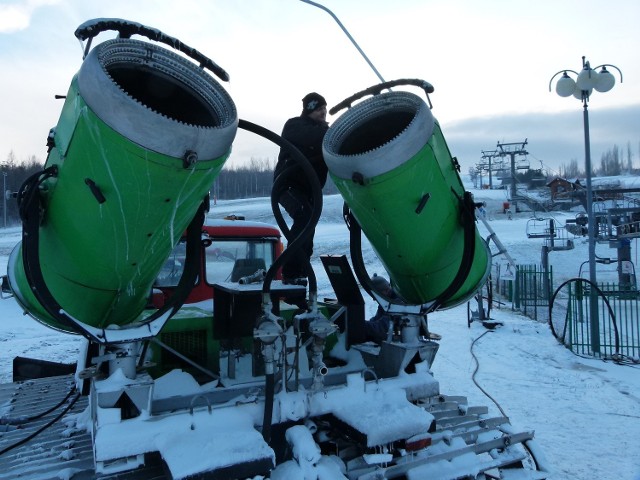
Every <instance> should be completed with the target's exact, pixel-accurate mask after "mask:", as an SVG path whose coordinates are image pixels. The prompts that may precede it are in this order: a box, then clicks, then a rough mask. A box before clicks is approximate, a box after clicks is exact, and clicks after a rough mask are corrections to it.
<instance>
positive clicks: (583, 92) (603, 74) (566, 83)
mask: <svg viewBox="0 0 640 480" xmlns="http://www.w3.org/2000/svg"><path fill="white" fill-rule="evenodd" d="M607 67H613V68H615V69H616V70H617V71H618V73H619V74H620V83H622V72H621V71H620V69H619V68H618V67H616V66H615V65H611V64H602V65H599V66H597V67H594V68H592V67H591V65H590V64H589V62H588V61H586V59H585V57H582V70H581V71H580V73H578V72H576V71H574V70H568V69H567V70H560V71H559V72H557V73H556V74H555V75H553V77H551V80H549V91H551V84H552V82H553V79H554V78H556V77H557V76H558V75H560V74H562V77H560V78H559V79H558V81H557V82H556V93H557V94H558V95H560V96H561V97H570V96H572V95H573V96H574V97H575V98H577V99H578V100H581V101H582V107H583V108H582V110H583V114H582V118H583V122H584V165H585V169H586V172H585V173H586V177H587V178H586V180H587V202H586V203H587V220H588V225H587V241H588V245H589V281H590V282H591V284H592V285H594V286H595V285H596V231H595V228H596V222H595V218H594V216H593V188H592V184H591V174H592V169H591V141H590V138H589V110H588V108H587V106H588V103H589V97H590V96H591V93H593V90H594V89H595V90H596V91H598V92H602V93H605V92H608V91H609V90H611V89H612V88H613V86H614V85H615V83H616V79H615V77H614V76H613V75H612V74H611V72H609V71H608V70H607ZM598 68H600V69H601V70H600V71H599V72H596V69H598ZM567 72H570V73H572V74H574V75H575V76H576V80H574V79H573V78H571V77H570V76H569V74H568V73H567ZM590 292H591V294H590V298H589V300H590V314H591V316H590V318H591V321H590V327H591V349H592V350H593V352H594V353H598V352H600V325H599V322H598V302H597V300H598V296H597V293H596V291H595V289H594V288H593V287H591V289H590Z"/></svg>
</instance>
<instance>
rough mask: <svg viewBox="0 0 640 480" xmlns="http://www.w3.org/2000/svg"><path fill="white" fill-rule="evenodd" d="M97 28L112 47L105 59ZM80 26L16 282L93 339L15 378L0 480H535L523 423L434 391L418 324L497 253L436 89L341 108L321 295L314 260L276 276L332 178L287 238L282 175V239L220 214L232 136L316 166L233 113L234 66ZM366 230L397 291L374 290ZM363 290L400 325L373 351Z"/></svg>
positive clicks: (29, 299)
mask: <svg viewBox="0 0 640 480" xmlns="http://www.w3.org/2000/svg"><path fill="white" fill-rule="evenodd" d="M105 31H117V32H118V36H117V38H115V39H110V40H106V41H104V42H102V43H99V44H97V45H95V46H93V48H92V43H93V40H95V38H96V37H97V36H98V35H99V34H101V33H103V32H105ZM75 35H76V36H77V37H78V38H79V39H80V40H82V41H84V42H85V45H86V49H85V58H84V60H83V62H82V64H81V66H80V69H79V71H78V73H77V74H76V76H75V77H74V78H73V80H72V82H71V86H70V88H69V91H68V93H67V95H66V99H65V101H64V106H63V108H62V113H61V115H60V119H59V121H58V124H57V125H56V127H55V128H53V129H52V131H51V133H50V136H49V153H48V157H47V160H46V163H45V165H44V168H43V170H42V172H40V173H39V174H37V175H34V176H33V177H32V178H30V179H29V180H28V181H27V182H25V184H24V185H23V186H22V188H21V190H20V191H19V192H18V196H17V200H18V202H19V204H20V212H21V219H22V223H23V237H22V241H21V243H20V244H19V245H17V246H16V248H15V249H14V250H13V252H12V253H11V257H10V260H9V265H8V272H7V278H6V280H7V284H8V290H10V292H11V293H12V294H13V296H14V298H15V300H16V301H17V302H18V303H19V304H20V305H21V306H22V307H23V309H24V311H25V312H26V313H28V314H29V316H31V317H33V318H35V319H36V320H37V321H39V322H42V323H43V324H45V325H47V326H49V327H51V328H53V329H56V330H60V331H63V332H67V333H69V334H77V335H81V336H82V337H84V339H85V341H84V345H85V346H86V348H84V350H83V351H82V352H81V354H80V356H79V359H78V363H77V367H76V368H75V369H74V370H75V373H73V374H70V375H57V376H44V377H43V378H33V379H29V380H23V381H20V382H15V383H13V384H11V385H5V386H3V388H4V389H3V390H1V392H2V395H3V397H2V398H0V402H3V401H6V402H8V404H10V405H11V408H10V409H8V411H7V413H6V414H4V417H3V418H4V424H5V425H6V426H7V428H6V431H5V432H4V433H2V434H0V472H2V473H0V478H11V479H13V478H30V479H35V478H38V479H54V478H74V479H76V478H77V479H85V478H100V479H151V478H154V479H155V478H157V479H160V478H172V479H205V478H212V479H236V478H237V479H244V478H271V479H273V480H276V479H340V478H347V479H362V480H365V479H391V478H400V479H435V478H442V479H454V478H480V479H482V478H485V479H497V478H530V479H531V478H538V479H542V478H546V473H545V472H544V469H542V468H539V465H537V460H536V456H535V448H534V443H533V432H530V431H524V432H522V431H517V430H515V429H513V428H512V427H511V425H510V423H509V420H508V419H507V418H505V417H492V416H490V415H489V414H488V409H487V408H486V407H482V406H479V407H476V406H471V405H468V404H467V401H466V399H465V398H464V397H459V396H450V395H446V394H444V393H442V392H440V388H439V384H438V381H437V379H436V378H434V376H433V375H432V373H431V365H432V363H433V361H434V359H435V357H436V353H437V350H438V343H437V342H436V341H434V339H433V337H434V336H433V335H431V333H430V331H429V324H428V317H427V316H428V315H437V312H438V310H441V309H446V308H450V307H453V306H456V305H459V304H461V303H463V302H466V301H467V300H468V299H469V298H471V297H472V296H473V295H474V294H475V293H476V292H477V290H478V289H479V288H481V287H482V285H483V284H484V282H485V281H486V279H487V276H488V274H489V271H490V263H491V254H490V251H489V249H488V247H487V245H486V243H485V241H484V240H483V239H482V238H481V236H480V235H479V233H478V231H477V228H476V223H475V215H474V211H475V205H474V202H473V198H472V196H471V195H470V194H469V193H468V192H466V191H465V190H464V188H463V185H462V182H461V180H460V177H459V174H458V165H457V162H456V160H455V158H453V157H452V156H451V153H450V151H449V148H448V146H447V143H446V141H445V138H444V136H443V133H442V131H441V129H440V126H439V124H438V122H437V120H436V119H435V118H434V116H433V114H432V110H431V101H430V99H429V94H431V93H432V92H433V87H432V86H431V85H430V84H429V83H427V82H425V81H423V80H414V79H408V80H397V81H393V82H386V83H382V84H379V85H375V86H373V87H370V88H367V89H365V90H362V91H361V92H358V93H356V94H354V95H353V96H352V97H350V98H348V99H346V100H344V101H343V102H341V103H340V104H338V105H336V106H335V107H333V109H332V113H338V112H340V116H339V117H338V118H337V119H336V120H335V121H334V123H333V125H332V126H331V127H330V129H329V131H328V133H327V135H326V137H325V140H324V145H323V151H324V155H325V159H326V162H327V165H328V167H329V171H330V175H331V177H332V179H333V181H334V182H335V184H336V186H337V187H338V189H339V191H340V193H341V195H342V197H343V198H344V218H345V235H348V236H349V239H350V251H349V255H346V254H344V253H340V252H337V253H336V254H335V255H325V256H323V257H322V259H321V260H322V264H323V266H324V268H325V271H326V273H327V276H328V278H329V280H330V282H331V285H332V287H333V289H334V291H335V298H332V299H328V300H325V299H323V300H322V301H320V300H319V299H318V285H317V283H318V282H317V279H316V276H315V273H314V272H313V269H312V268H311V267H309V277H308V282H309V283H308V286H301V285H285V284H283V283H282V281H281V280H279V270H280V267H281V266H282V264H283V263H284V262H285V261H286V260H287V258H288V256H289V255H290V252H291V251H293V250H294V249H295V248H296V247H297V245H299V244H300V241H301V238H303V237H304V236H305V235H310V234H311V233H312V229H313V227H314V226H315V223H317V221H318V218H319V216H320V210H321V206H322V193H321V190H320V187H319V185H314V196H313V203H314V207H315V208H314V215H313V218H312V220H311V221H310V222H309V225H308V228H307V229H306V230H305V232H303V233H302V234H301V235H300V236H299V237H298V238H290V232H289V229H288V228H287V224H286V222H285V220H284V218H283V216H282V214H281V212H280V211H279V208H278V205H277V201H276V199H277V197H278V188H279V185H278V182H277V179H276V181H275V183H274V191H273V194H272V205H273V207H274V216H275V218H276V223H277V224H278V225H277V227H278V228H276V227H275V226H270V225H266V224H261V223H258V222H251V221H246V220H242V219H239V218H231V219H223V218H218V219H217V218H214V215H213V213H214V211H213V210H211V211H210V210H209V203H210V200H209V190H210V188H211V186H212V184H213V181H214V180H215V178H216V176H217V175H218V174H219V172H220V170H221V169H222V168H223V165H224V163H225V160H226V159H227V157H228V156H229V154H230V151H231V148H232V145H233V143H234V140H235V135H236V132H237V129H244V130H247V131H249V132H252V133H253V134H255V135H258V136H262V137H264V138H266V139H268V140H270V141H272V142H274V143H276V144H277V145H278V146H280V147H283V148H289V149H291V151H292V154H293V155H294V156H295V158H296V160H297V161H298V162H299V164H300V165H301V167H302V168H303V169H305V171H306V172H308V173H309V174H310V175H311V176H312V174H311V167H310V165H308V163H306V159H305V158H304V156H302V155H301V154H300V153H299V152H297V150H296V149H295V147H293V146H292V145H290V144H289V143H288V142H286V141H285V140H284V139H282V138H281V137H280V136H279V135H277V134H275V133H273V132H270V131H268V130H267V129H265V128H263V127H261V126H259V125H256V124H253V123H251V122H250V121H247V120H243V119H240V118H239V116H238V112H237V111H236V107H235V104H234V102H233V99H232V98H231V97H230V96H229V94H228V93H227V92H226V91H225V89H224V88H223V86H222V85H221V83H219V81H218V80H217V79H216V78H218V79H219V80H220V81H226V80H227V79H228V76H227V73H226V72H225V71H224V70H223V69H222V68H221V67H220V66H218V65H217V64H215V63H214V62H213V61H212V60H210V59H209V58H207V57H206V56H205V55H203V54H202V53H200V52H199V51H197V50H195V49H194V48H192V47H189V46H187V45H185V44H184V43H182V42H180V41H179V40H178V39H176V38H173V37H170V36H168V35H166V34H164V33H162V32H160V31H158V30H156V29H153V28H149V27H146V26H144V25H141V24H138V23H135V22H130V21H126V20H121V19H97V20H91V21H88V22H86V23H84V24H83V25H81V26H80V27H79V28H78V29H77V31H76V32H75ZM133 37H135V38H133ZM214 77H216V78H214ZM413 91H415V92H416V93H413ZM310 178H311V177H310ZM314 178H315V177H314ZM281 233H282V234H283V235H284V236H285V237H287V248H286V249H283V247H282V241H281V239H280V235H281ZM363 236H364V237H366V239H367V241H368V242H370V244H371V246H372V247H373V250H374V251H375V253H376V254H377V256H378V257H379V259H380V262H381V263H382V264H383V266H384V268H385V269H386V272H387V274H388V277H389V278H390V280H391V284H392V285H393V288H394V292H395V294H394V296H393V297H392V298H390V297H388V296H386V295H385V294H383V293H382V292H378V291H376V290H375V288H374V283H373V282H372V280H371V277H370V274H369V273H368V272H367V264H366V263H367V262H366V261H365V260H364V258H363V255H362V241H363ZM363 295H364V296H363ZM365 297H370V299H371V300H369V301H375V302H377V304H378V305H379V306H380V307H381V308H382V309H384V310H385V311H386V312H387V313H388V314H389V316H390V318H391V319H392V321H391V322H390V326H389V329H388V332H387V336H386V338H385V339H384V341H382V342H379V343H374V342H371V341H368V339H367V337H366V334H365V326H366V323H365V322H366V319H365V300H364V298H365ZM25 321H29V320H27V319H25ZM33 398H39V401H37V402H34V401H33ZM58 401H60V403H59V404H58V405H57V407H56V408H55V409H51V411H49V412H45V414H44V415H42V416H39V415H36V414H39V413H40V412H41V411H43V410H46V409H47V408H48V407H49V406H51V405H53V404H55V403H56V402H58ZM518 475H526V477H524V476H518Z"/></svg>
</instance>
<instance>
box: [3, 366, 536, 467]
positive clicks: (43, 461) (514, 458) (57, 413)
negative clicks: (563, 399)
mask: <svg viewBox="0 0 640 480" xmlns="http://www.w3.org/2000/svg"><path fill="white" fill-rule="evenodd" d="M73 385H74V380H73V377H71V376H60V377H50V378H43V379H38V380H28V381H25V382H22V383H12V384H3V385H0V413H1V416H0V452H3V453H1V454H0V479H2V480H14V479H16V480H17V479H29V480H49V479H51V480H59V479H71V478H73V479H76V480H84V479H92V478H99V479H105V480H106V479H122V480H136V479H144V480H153V479H158V480H159V479H171V478H172V477H171V475H170V474H169V473H168V470H167V469H166V466H165V465H164V462H163V460H162V458H161V456H160V455H159V454H157V453H150V454H147V455H146V456H145V465H144V466H143V467H140V468H138V469H136V470H133V471H129V472H122V473H119V474H112V475H103V476H100V475H97V474H96V473H95V471H94V463H93V452H92V443H91V434H90V433H89V431H87V429H86V424H87V421H88V417H87V414H86V409H87V397H86V396H82V395H80V396H79V395H78V394H77V392H75V391H73V392H72V390H71V389H72V388H73ZM70 392H71V394H70ZM63 400H64V402H62V401H63ZM60 402H62V403H60ZM56 404H59V405H58V408H56V409H54V410H53V411H51V412H49V413H47V414H46V415H44V416H41V417H39V418H34V417H38V416H39V415H40V414H42V413H43V411H44V409H45V407H44V406H49V405H56ZM417 404H418V405H419V406H421V407H423V408H424V409H425V410H426V411H427V412H429V413H430V414H431V415H432V416H433V418H434V421H433V423H432V425H431V428H430V429H429V430H430V431H429V433H428V434H426V435H418V436H416V437H414V438H413V439H410V441H407V442H405V443H404V445H387V446H385V447H381V446H378V447H375V448H373V449H372V451H371V453H368V454H365V455H361V456H357V457H356V458H354V459H351V460H349V459H347V458H344V459H343V460H344V461H345V465H346V467H347V472H345V475H346V477H347V478H349V479H363V480H364V479H369V480H370V479H386V478H389V479H391V478H406V479H409V480H417V479H427V478H428V479H464V478H479V479H498V478H504V479H544V478H546V476H547V473H545V472H544V471H539V470H533V469H532V468H535V467H534V466H533V465H532V464H531V463H532V462H533V460H532V458H533V457H531V455H529V454H528V453H527V451H526V450H528V449H529V448H535V447H534V446H533V444H532V439H533V436H534V435H533V432H528V431H525V432H518V431H514V430H513V429H512V427H511V425H510V424H509V420H508V418H506V417H491V416H489V415H488V408H487V407H484V406H468V405H467V399H466V398H465V397H460V396H446V395H437V396H434V397H429V398H425V399H424V400H421V401H419V402H417ZM327 422H331V420H327ZM319 423H320V422H319ZM319 426H320V425H319ZM37 432H39V433H37ZM36 433H37V434H36ZM34 434H36V435H35V436H34ZM354 435H355V436H357V435H358V432H353V431H351V432H345V434H344V437H343V438H342V439H340V443H342V442H348V441H349V437H351V436H354ZM342 446H344V445H342ZM524 447H526V450H525V448H524ZM340 450H342V451H345V450H344V449H343V448H340ZM347 450H348V449H347ZM212 453H213V452H212ZM367 462H369V463H367ZM538 468H539V466H538ZM198 478H213V479H222V478H230V477H226V476H221V475H220V472H217V473H216V472H210V476H204V477H198Z"/></svg>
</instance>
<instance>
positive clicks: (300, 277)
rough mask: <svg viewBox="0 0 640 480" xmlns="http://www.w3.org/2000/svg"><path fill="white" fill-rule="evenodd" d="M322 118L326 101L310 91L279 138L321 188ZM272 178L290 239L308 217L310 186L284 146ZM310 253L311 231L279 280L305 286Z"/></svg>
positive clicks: (324, 127)
mask: <svg viewBox="0 0 640 480" xmlns="http://www.w3.org/2000/svg"><path fill="white" fill-rule="evenodd" d="M326 118H327V102H326V101H325V99H324V97H323V96H322V95H320V94H318V93H316V92H312V93H309V94H307V95H305V97H304V98H303V99H302V113H301V114H300V116H298V117H293V118H290V119H289V120H287V121H286V123H285V124H284V127H283V129H282V138H284V139H285V140H288V141H289V142H291V143H292V144H293V145H294V146H295V147H296V148H297V149H298V150H300V152H301V153H302V154H303V155H304V156H305V157H306V158H307V159H308V160H309V162H310V163H311V166H312V167H313V170H314V172H315V174H316V175H317V177H318V181H319V182H320V187H324V184H325V183H326V181H327V165H326V164H325V162H324V157H323V156H322V140H323V139H324V135H325V133H326V132H327V130H328V129H329V124H328V123H327V120H326ZM273 178H274V183H275V181H276V179H277V181H278V186H279V188H281V192H282V193H281V194H280V195H279V197H278V203H279V204H280V205H282V207H283V208H284V209H285V211H286V212H287V213H288V214H289V216H290V217H291V219H292V221H293V223H292V225H291V235H290V238H291V239H294V238H296V237H297V236H298V235H300V233H301V232H302V231H303V230H304V227H305V226H306V225H307V223H308V221H309V219H310V218H311V211H312V209H313V208H314V205H313V204H312V197H311V185H310V183H309V180H308V179H307V178H306V177H305V175H304V173H303V170H302V167H301V166H300V165H298V164H297V162H296V161H295V159H293V158H292V156H291V154H290V152H288V151H287V150H286V149H284V148H282V149H280V154H279V155H278V163H277V164H276V168H275V170H274V174H273ZM314 234H315V232H314ZM312 253H313V234H312V235H311V236H310V237H309V238H308V240H307V241H306V242H305V243H304V244H303V245H302V248H301V249H300V250H298V251H297V252H296V253H295V254H294V255H293V256H292V257H291V259H290V260H289V261H288V262H287V263H285V264H284V265H283V267H282V280H283V283H285V284H294V285H304V286H306V285H307V278H306V277H307V273H306V272H307V265H308V264H309V261H310V259H311V254H312Z"/></svg>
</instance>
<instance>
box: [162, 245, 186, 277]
mask: <svg viewBox="0 0 640 480" xmlns="http://www.w3.org/2000/svg"><path fill="white" fill-rule="evenodd" d="M186 256H187V242H186V241H184V240H182V241H180V243H178V245H176V247H175V248H174V249H173V251H172V252H171V255H169V258H167V260H166V261H165V262H164V265H163V266H162V269H161V270H160V273H159V274H158V278H156V282H155V285H156V286H157V287H177V286H178V282H179V281H180V277H181V276H182V271H183V270H184V265H185V258H186Z"/></svg>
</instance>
